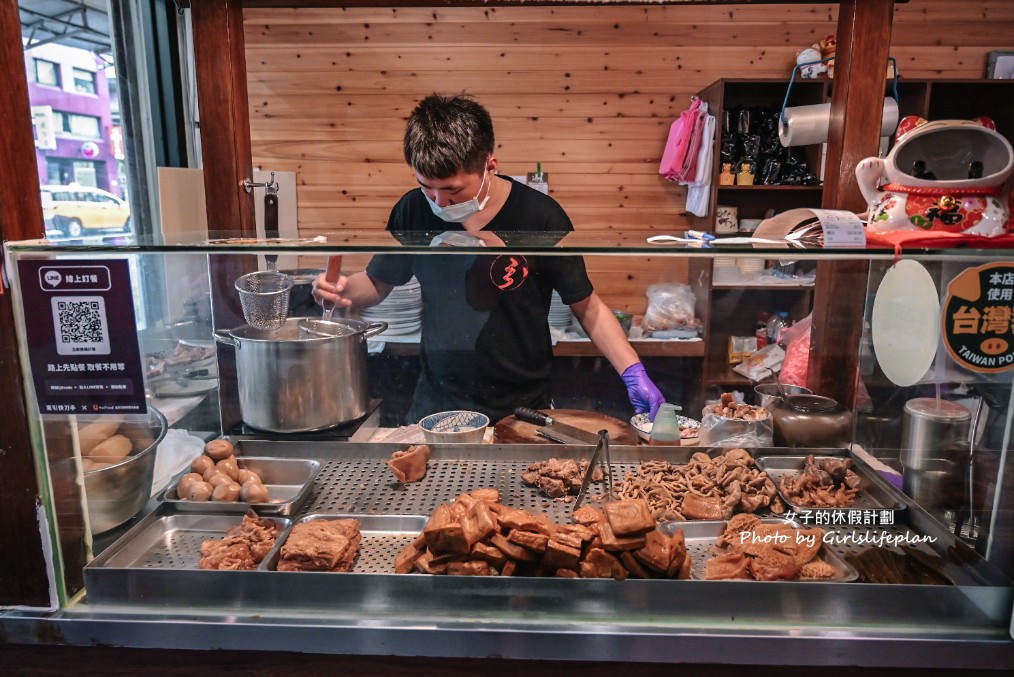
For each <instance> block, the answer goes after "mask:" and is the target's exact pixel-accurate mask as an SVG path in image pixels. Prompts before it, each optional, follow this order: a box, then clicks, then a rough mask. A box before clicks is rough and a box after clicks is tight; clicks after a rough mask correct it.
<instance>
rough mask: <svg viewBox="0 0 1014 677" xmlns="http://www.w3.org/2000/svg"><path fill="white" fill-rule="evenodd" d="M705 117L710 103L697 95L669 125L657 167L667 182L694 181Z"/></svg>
mask: <svg viewBox="0 0 1014 677" xmlns="http://www.w3.org/2000/svg"><path fill="white" fill-rule="evenodd" d="M706 118H707V106H706V105H703V102H702V101H701V100H700V99H698V98H696V97H695V98H694V100H693V103H691V104H690V107H689V108H687V109H686V110H685V111H683V113H681V114H680V116H679V118H678V119H677V120H676V121H675V122H673V123H672V125H671V126H670V127H669V138H668V140H667V141H666V144H665V150H664V151H663V152H662V162H661V163H659V166H658V173H659V174H661V175H662V176H663V177H665V179H666V180H667V181H677V182H680V183H689V182H690V181H693V179H694V175H695V173H696V169H697V155H698V152H699V150H700V147H701V137H702V136H703V132H704V122H705V119H706Z"/></svg>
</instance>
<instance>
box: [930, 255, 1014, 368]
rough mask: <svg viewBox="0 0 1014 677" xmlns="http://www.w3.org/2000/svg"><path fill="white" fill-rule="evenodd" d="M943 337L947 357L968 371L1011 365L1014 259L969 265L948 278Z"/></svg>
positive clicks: (1013, 352)
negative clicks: (951, 278) (955, 275)
mask: <svg viewBox="0 0 1014 677" xmlns="http://www.w3.org/2000/svg"><path fill="white" fill-rule="evenodd" d="M943 336H944V344H945V345H946V346H947V352H948V353H950V354H951V357H953V358H954V359H955V361H957V363H958V364H960V365H962V366H964V367H967V368H968V369H971V370H972V371H978V372H987V373H993V372H1000V371H1006V370H1007V369H1010V368H1012V367H1014V262H1006V263H990V264H988V265H985V266H979V267H977V268H969V269H968V270H965V271H964V272H962V273H961V274H959V275H958V276H957V277H955V278H954V279H953V280H951V282H950V284H948V285H947V300H946V301H945V303H944V313H943Z"/></svg>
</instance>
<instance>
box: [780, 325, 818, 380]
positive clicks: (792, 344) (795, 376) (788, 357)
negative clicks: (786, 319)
mask: <svg viewBox="0 0 1014 677" xmlns="http://www.w3.org/2000/svg"><path fill="white" fill-rule="evenodd" d="M812 322H813V315H812V314H810V315H807V316H806V317H804V318H803V319H802V320H800V321H799V322H796V323H795V324H794V325H792V326H791V327H789V328H788V329H786V330H785V331H783V332H782V335H781V337H780V343H782V344H783V345H784V346H785V360H784V361H783V362H782V370H781V372H780V373H779V374H778V380H779V381H781V382H782V383H785V384H787V385H794V386H802V387H804V388H805V387H806V374H807V371H808V370H809V368H810V327H811V325H812Z"/></svg>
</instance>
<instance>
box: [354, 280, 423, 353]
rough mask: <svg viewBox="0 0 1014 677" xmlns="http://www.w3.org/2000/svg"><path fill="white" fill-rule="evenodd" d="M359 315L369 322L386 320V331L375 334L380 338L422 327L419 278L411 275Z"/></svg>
mask: <svg viewBox="0 0 1014 677" xmlns="http://www.w3.org/2000/svg"><path fill="white" fill-rule="evenodd" d="M359 316H360V317H361V318H362V319H364V320H367V321H369V322H387V331H385V332H383V333H382V334H379V335H378V336H377V338H378V339H381V340H382V339H383V338H384V337H385V336H402V335H404V334H414V333H415V332H417V331H419V329H420V328H421V327H422V290H421V289H420V287H419V280H417V279H415V278H414V277H413V278H412V279H411V280H409V281H408V282H406V283H405V284H403V285H399V286H397V287H395V288H394V289H392V290H391V293H390V294H388V295H387V298H386V299H384V300H383V301H381V302H380V303H378V304H377V305H375V306H373V307H372V308H365V309H363V310H362V311H361V312H360V313H359Z"/></svg>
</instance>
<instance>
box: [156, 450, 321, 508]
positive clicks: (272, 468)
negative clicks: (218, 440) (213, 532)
mask: <svg viewBox="0 0 1014 677" xmlns="http://www.w3.org/2000/svg"><path fill="white" fill-rule="evenodd" d="M236 461H237V464H238V465H239V467H240V469H241V470H242V469H246V470H250V471H252V472H255V473H257V474H258V475H260V478H261V481H263V482H264V486H265V487H267V489H268V492H269V494H270V496H271V500H270V501H269V502H268V503H244V502H242V501H232V502H225V501H185V500H183V499H181V498H178V497H177V496H176V485H177V484H179V481H180V480H181V479H182V478H183V475H185V474H186V472H190V469H189V468H188V469H187V471H186V472H184V473H181V474H180V476H179V477H177V478H175V479H174V480H173V481H172V482H171V483H170V484H168V485H167V486H166V488H165V489H163V490H162V492H161V493H160V494H159V496H158V499H159V500H160V501H162V502H164V503H165V504H166V505H169V506H171V507H172V508H173V509H174V510H176V511H178V512H197V513H202V514H205V515H207V514H221V515H242V514H244V513H246V511H247V510H250V509H251V508H252V509H253V510H254V512H256V513H257V514H259V515H292V514H293V513H295V512H296V511H298V510H299V508H300V507H302V505H303V503H305V502H306V499H307V498H309V497H310V493H311V491H312V490H313V480H314V478H315V477H316V476H317V473H318V472H320V461H312V460H300V459H291V458H264V457H258V458H243V457H240V458H237V459H236Z"/></svg>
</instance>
